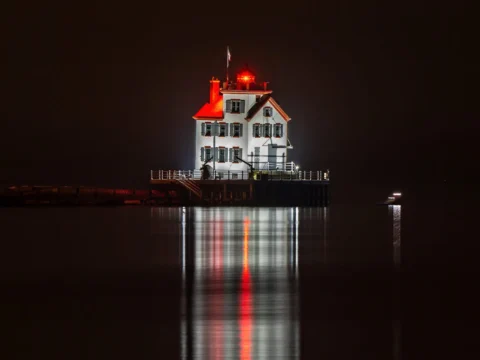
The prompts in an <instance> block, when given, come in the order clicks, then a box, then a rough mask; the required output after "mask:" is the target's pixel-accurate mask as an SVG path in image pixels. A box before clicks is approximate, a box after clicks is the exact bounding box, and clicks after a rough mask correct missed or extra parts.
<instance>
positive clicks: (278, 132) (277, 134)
mask: <svg viewBox="0 0 480 360" xmlns="http://www.w3.org/2000/svg"><path fill="white" fill-rule="evenodd" d="M282 136H283V125H282V124H275V137H277V138H280V137H282Z"/></svg>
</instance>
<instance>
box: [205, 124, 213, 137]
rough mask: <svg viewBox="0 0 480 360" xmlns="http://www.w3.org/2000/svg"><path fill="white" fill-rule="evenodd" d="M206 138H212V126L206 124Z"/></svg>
mask: <svg viewBox="0 0 480 360" xmlns="http://www.w3.org/2000/svg"><path fill="white" fill-rule="evenodd" d="M204 135H205V136H212V124H211V123H205V134H204Z"/></svg>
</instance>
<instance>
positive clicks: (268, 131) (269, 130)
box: [263, 124, 272, 137]
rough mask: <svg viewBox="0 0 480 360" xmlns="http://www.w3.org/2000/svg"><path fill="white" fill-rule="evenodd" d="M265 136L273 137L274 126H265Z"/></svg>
mask: <svg viewBox="0 0 480 360" xmlns="http://www.w3.org/2000/svg"><path fill="white" fill-rule="evenodd" d="M263 136H265V137H271V136H272V124H263Z"/></svg>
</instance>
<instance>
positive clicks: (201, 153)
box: [200, 124, 205, 161]
mask: <svg viewBox="0 0 480 360" xmlns="http://www.w3.org/2000/svg"><path fill="white" fill-rule="evenodd" d="M202 125H203V124H202ZM200 160H201V161H205V148H203V147H202V148H200Z"/></svg>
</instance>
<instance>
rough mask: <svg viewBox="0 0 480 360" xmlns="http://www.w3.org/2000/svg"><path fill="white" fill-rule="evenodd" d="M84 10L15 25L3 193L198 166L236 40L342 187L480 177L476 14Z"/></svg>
mask: <svg viewBox="0 0 480 360" xmlns="http://www.w3.org/2000/svg"><path fill="white" fill-rule="evenodd" d="M71 6H72V5H70V4H63V3H58V4H51V6H45V5H32V6H31V7H29V9H28V11H27V10H26V9H22V8H21V6H17V8H13V9H11V10H12V11H11V12H9V13H8V15H7V17H8V19H7V31H6V32H5V33H6V36H7V52H6V54H7V56H6V64H4V67H3V72H4V76H3V77H2V79H3V83H4V86H5V90H6V92H5V93H6V94H5V95H6V97H5V98H4V101H5V104H6V109H5V110H6V112H5V113H6V116H5V117H4V118H5V119H6V124H4V126H3V127H2V128H3V131H2V133H3V137H2V142H1V143H0V144H1V145H0V151H1V153H2V156H1V163H2V165H1V167H0V183H1V184H39V185H42V184H82V185H92V186H112V187H144V188H145V187H147V186H148V176H149V170H150V169H160V168H162V169H193V163H194V161H193V156H194V120H193V119H192V115H193V114H194V113H195V112H196V111H197V110H198V109H199V108H200V107H201V106H202V105H203V104H204V103H205V102H206V101H207V100H208V86H209V84H208V81H209V79H211V77H212V76H215V77H218V78H220V79H224V77H225V62H226V59H225V55H226V54H225V52H226V47H227V45H228V46H230V49H231V53H232V63H231V64H232V69H231V75H233V74H234V73H235V71H236V70H238V69H240V68H242V67H243V66H244V64H245V63H248V65H249V67H250V68H251V69H253V70H254V72H255V73H256V75H257V80H259V81H269V82H270V84H269V87H270V89H272V90H273V96H274V97H275V99H276V100H277V101H278V102H279V103H280V104H281V105H282V107H283V108H284V109H285V111H286V112H287V113H288V114H289V115H290V116H291V117H292V122H291V128H290V131H289V133H290V134H289V138H290V140H291V142H292V144H293V145H294V150H292V151H291V152H290V154H289V157H290V159H291V160H294V161H296V162H298V163H300V165H301V166H302V168H303V169H305V170H317V169H327V168H328V169H330V171H331V173H332V181H333V180H334V181H335V182H337V183H338V184H342V186H343V185H346V184H352V183H353V182H355V183H357V184H358V183H364V184H370V185H372V184H382V185H385V186H399V187H402V186H406V185H408V184H417V183H418V184H430V183H434V184H441V183H442V182H444V181H445V180H446V181H447V182H455V183H469V182H470V183H473V181H474V180H475V178H474V169H475V168H476V162H475V161H474V160H473V156H474V154H475V153H476V151H475V150H476V149H475V145H476V144H475V138H474V136H475V135H476V134H477V133H478V132H476V131H475V130H478V125H477V124H474V122H473V117H474V115H473V112H469V111H470V110H471V109H472V107H473V104H474V100H473V92H470V90H471V89H470V88H469V87H470V86H471V83H472V82H473V81H472V80H471V79H473V76H474V75H475V74H478V69H477V68H476V67H475V68H474V61H473V57H471V56H470V55H471V54H470V51H473V50H470V49H471V48H472V44H474V42H471V38H472V37H473V34H474V32H473V21H472V22H469V20H471V19H468V18H467V13H468V12H469V9H467V8H466V7H463V8H462V6H461V5H460V4H459V6H457V7H455V8H453V7H442V6H441V5H440V4H436V6H435V7H434V8H432V7H429V6H426V5H422V4H416V5H415V6H407V5H406V4H405V5H404V6H403V7H395V6H394V5H381V6H379V5H378V4H376V6H375V7H368V6H366V5H365V4H363V5H362V4H355V5H351V6H342V5H335V4H328V5H323V6H322V5H314V4H303V5H297V6H295V7H294V8H290V7H286V8H284V7H283V6H282V5H279V4H276V5H275V6H274V7H272V6H271V5H268V4H264V3H259V4H257V5H256V6H255V9H245V11H240V12H234V9H233V8H232V9H227V8H226V7H228V6H229V5H222V6H221V7H215V6H214V5H213V4H212V7H211V8H208V7H202V6H200V5H195V6H193V7H192V8H190V9H189V10H188V11H184V10H182V12H181V13H182V16H181V17H177V16H175V15H174V14H175V13H173V12H171V10H170V11H169V12H168V13H167V12H165V11H164V9H161V8H157V9H155V8H154V9H147V8H142V9H138V8H137V9H135V8H132V7H131V6H124V5H122V4H116V5H115V7H113V8H112V7H108V6H104V7H102V6H101V5H97V6H96V7H95V8H88V7H84V8H81V9H76V8H73V7H72V8H70V7H71ZM197 6H198V8H196V7H197ZM35 7H37V8H35ZM178 10H180V9H178ZM224 13H229V14H231V15H230V17H229V19H230V23H231V24H234V25H232V26H225V25H224V24H222V23H223V22H224V21H223V20H221V19H222V14H224ZM246 15H248V16H246ZM353 180H355V181H353Z"/></svg>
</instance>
